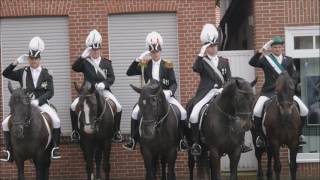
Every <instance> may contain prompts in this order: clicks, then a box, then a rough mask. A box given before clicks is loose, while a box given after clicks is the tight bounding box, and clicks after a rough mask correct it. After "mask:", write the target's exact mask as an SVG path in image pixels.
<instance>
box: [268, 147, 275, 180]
mask: <svg viewBox="0 0 320 180" xmlns="http://www.w3.org/2000/svg"><path fill="white" fill-rule="evenodd" d="M273 153H274V152H273V148H272V146H271V145H269V146H268V147H267V158H268V161H267V177H268V180H272V176H273V173H272V172H273V170H272V158H273Z"/></svg>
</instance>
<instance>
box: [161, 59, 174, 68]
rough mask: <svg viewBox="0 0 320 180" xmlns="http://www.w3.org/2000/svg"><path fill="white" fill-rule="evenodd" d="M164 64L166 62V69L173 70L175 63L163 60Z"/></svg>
mask: <svg viewBox="0 0 320 180" xmlns="http://www.w3.org/2000/svg"><path fill="white" fill-rule="evenodd" d="M163 62H164V67H166V68H173V62H171V61H170V60H164V59H163Z"/></svg>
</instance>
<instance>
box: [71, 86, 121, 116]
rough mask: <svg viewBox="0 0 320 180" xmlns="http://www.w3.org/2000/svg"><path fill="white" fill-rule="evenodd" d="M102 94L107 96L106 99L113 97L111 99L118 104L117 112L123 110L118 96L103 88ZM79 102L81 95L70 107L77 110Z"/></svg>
mask: <svg viewBox="0 0 320 180" xmlns="http://www.w3.org/2000/svg"><path fill="white" fill-rule="evenodd" d="M102 94H103V97H104V98H106V99H107V98H109V99H111V100H112V101H113V102H114V103H115V104H116V107H117V112H120V111H121V110H122V107H121V105H120V103H119V101H118V100H117V98H116V97H115V96H114V95H113V94H112V93H111V92H110V91H108V90H103V92H102ZM78 102H79V97H77V98H76V99H75V100H74V101H73V102H72V104H71V106H70V108H71V110H72V111H75V110H76V106H77V104H78Z"/></svg>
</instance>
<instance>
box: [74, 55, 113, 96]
mask: <svg viewBox="0 0 320 180" xmlns="http://www.w3.org/2000/svg"><path fill="white" fill-rule="evenodd" d="M89 61H91V60H89ZM93 63H94V62H93ZM99 67H100V69H101V70H102V71H103V72H104V73H105V74H106V79H105V78H104V77H103V75H101V73H100V72H99V71H97V72H96V70H95V68H94V66H93V65H92V64H90V62H88V61H87V60H86V59H84V58H82V57H79V58H78V59H77V61H76V62H75V63H74V64H73V65H72V69H73V70H74V71H76V72H82V73H83V75H84V80H85V81H88V82H90V83H91V84H96V83H100V82H103V83H104V85H105V89H106V90H110V87H111V85H112V84H113V83H114V79H115V77H114V72H113V68H112V63H111V61H110V60H109V59H105V58H101V61H100V64H99Z"/></svg>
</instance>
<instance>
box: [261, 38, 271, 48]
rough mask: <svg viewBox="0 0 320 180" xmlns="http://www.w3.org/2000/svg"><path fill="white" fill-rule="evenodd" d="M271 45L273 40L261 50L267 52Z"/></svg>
mask: <svg viewBox="0 0 320 180" xmlns="http://www.w3.org/2000/svg"><path fill="white" fill-rule="evenodd" d="M272 43H273V40H270V41H268V42H267V43H265V44H264V45H263V46H262V48H261V50H268V49H269V48H270V47H271V44H272Z"/></svg>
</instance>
